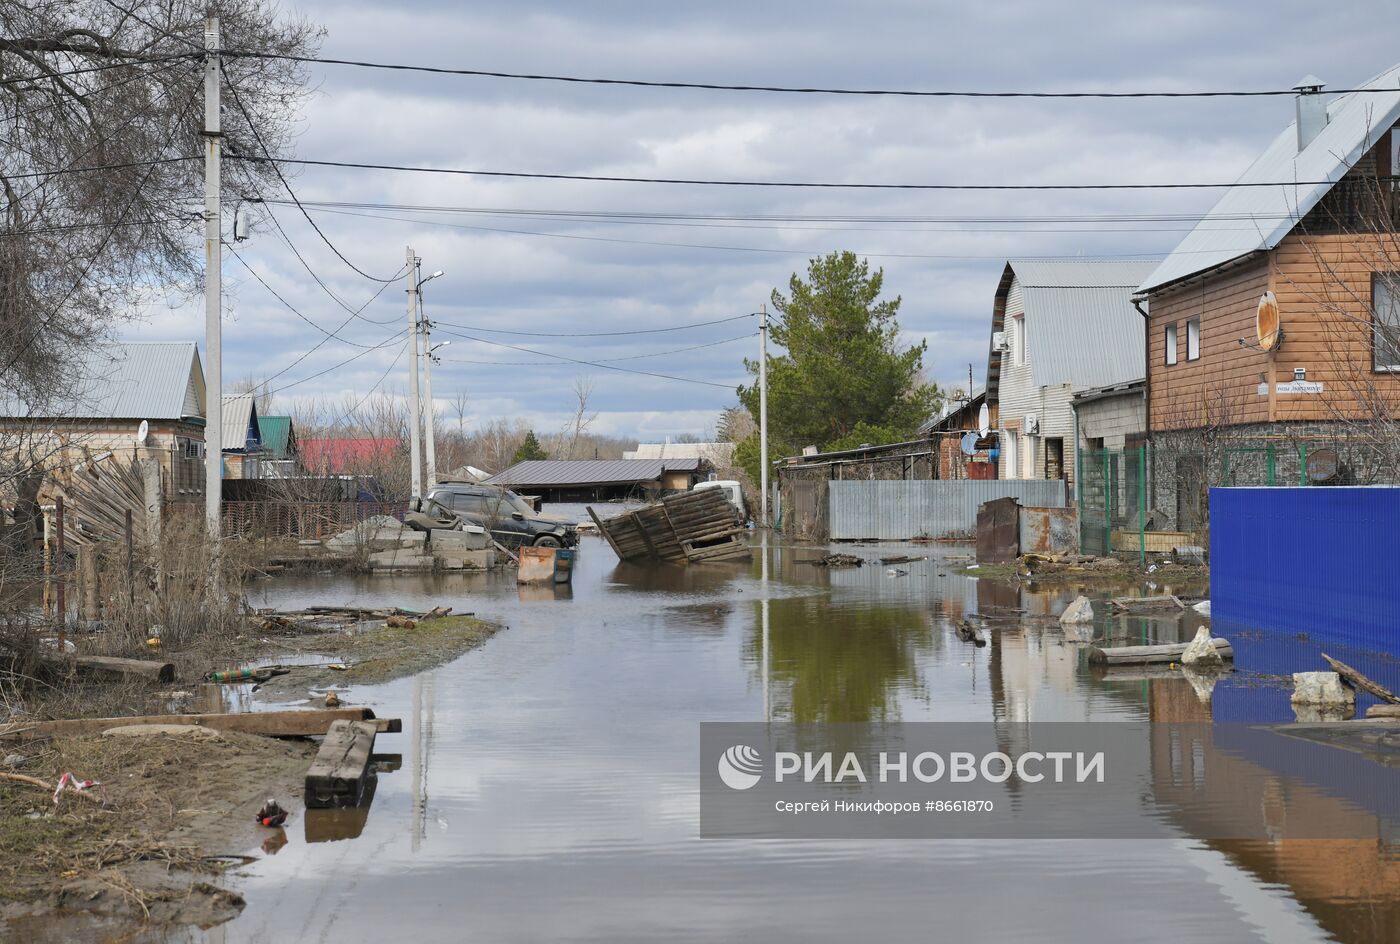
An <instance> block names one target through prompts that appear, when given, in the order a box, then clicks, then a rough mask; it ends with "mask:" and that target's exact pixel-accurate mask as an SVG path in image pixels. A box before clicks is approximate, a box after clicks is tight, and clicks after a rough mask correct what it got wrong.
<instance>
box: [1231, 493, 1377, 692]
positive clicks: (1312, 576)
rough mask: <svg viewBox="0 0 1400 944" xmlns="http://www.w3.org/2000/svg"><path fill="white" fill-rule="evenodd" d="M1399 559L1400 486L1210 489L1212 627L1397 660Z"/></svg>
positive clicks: (1315, 666) (1307, 666)
mask: <svg viewBox="0 0 1400 944" xmlns="http://www.w3.org/2000/svg"><path fill="white" fill-rule="evenodd" d="M1398 560H1400V488H1395V487H1389V486H1371V487H1328V488H1319V487H1305V488H1298V487H1294V488H1212V489H1211V490H1210V591H1211V593H1210V596H1211V616H1212V618H1213V620H1214V622H1216V623H1219V624H1222V625H1229V626H1232V627H1236V628H1249V629H1266V630H1277V631H1281V632H1283V633H1287V634H1300V633H1304V634H1306V635H1307V637H1308V638H1311V639H1328V640H1333V641H1337V642H1342V643H1348V644H1350V645H1353V646H1357V647H1359V648H1364V649H1374V650H1377V651H1383V652H1389V653H1392V654H1395V653H1400V628H1397V627H1400V616H1397V614H1400V581H1397V580H1396V577H1395V564H1396V561H1398ZM1343 658H1344V660H1346V661H1350V660H1351V657H1350V656H1346V657H1343ZM1356 664H1357V665H1358V667H1359V666H1360V665H1361V663H1360V662H1358V663H1356ZM1323 668H1325V666H1323V665H1321V664H1320V663H1317V664H1308V665H1302V664H1300V665H1298V666H1297V667H1296V668H1295V669H1294V670H1293V671H1301V670H1303V669H1323ZM1362 671H1367V670H1366V669H1362ZM1389 674H1390V676H1391V677H1395V676H1396V671H1395V669H1394V665H1393V663H1392V666H1391V670H1390V673H1389Z"/></svg>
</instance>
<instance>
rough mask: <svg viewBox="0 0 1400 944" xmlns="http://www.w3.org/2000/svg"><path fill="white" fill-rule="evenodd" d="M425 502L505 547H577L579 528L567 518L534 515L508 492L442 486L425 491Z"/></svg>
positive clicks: (450, 484)
mask: <svg viewBox="0 0 1400 944" xmlns="http://www.w3.org/2000/svg"><path fill="white" fill-rule="evenodd" d="M428 502H435V503H437V504H439V505H441V506H442V507H444V508H447V509H449V510H450V511H452V512H453V513H454V514H457V515H459V516H461V517H462V518H463V519H465V520H466V521H468V522H469V523H471V524H475V525H479V526H480V527H483V528H485V529H486V530H487V531H490V532H491V536H492V537H493V538H495V539H496V540H497V541H500V542H501V543H502V544H504V545H505V546H506V547H519V546H520V545H523V544H535V545H541V546H545V547H573V546H574V545H575V544H577V543H578V525H576V524H575V523H574V522H572V521H569V520H568V519H567V518H560V517H557V516H555V515H542V514H540V513H539V512H537V511H534V510H533V509H531V508H530V506H529V505H527V504H526V503H525V500H524V499H522V498H521V497H520V496H519V495H517V494H515V493H514V492H512V491H511V490H510V489H506V488H497V487H494V486H491V485H467V484H464V483H458V482H444V483H442V484H439V485H434V486H433V487H432V488H431V489H429V490H428V495H427V498H426V499H425V501H424V504H425V505H426V504H427V503H428Z"/></svg>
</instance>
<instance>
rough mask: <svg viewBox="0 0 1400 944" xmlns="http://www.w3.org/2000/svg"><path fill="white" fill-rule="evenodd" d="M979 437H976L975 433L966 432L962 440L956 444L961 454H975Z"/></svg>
mask: <svg viewBox="0 0 1400 944" xmlns="http://www.w3.org/2000/svg"><path fill="white" fill-rule="evenodd" d="M979 438H980V437H978V435H977V434H976V433H968V434H967V435H966V436H964V437H963V438H962V441H961V442H960V443H959V444H958V446H959V448H961V449H962V454H963V455H965V456H971V455H976V454H977V440H978V439H979Z"/></svg>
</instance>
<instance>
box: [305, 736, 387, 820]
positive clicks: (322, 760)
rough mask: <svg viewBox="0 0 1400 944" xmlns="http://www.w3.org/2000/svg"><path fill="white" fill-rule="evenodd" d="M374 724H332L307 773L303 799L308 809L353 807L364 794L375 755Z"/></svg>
mask: <svg viewBox="0 0 1400 944" xmlns="http://www.w3.org/2000/svg"><path fill="white" fill-rule="evenodd" d="M374 735H375V726H374V722H373V721H347V720H341V721H334V722H332V723H331V726H330V728H328V729H327V731H326V739H325V740H324V741H322V742H321V749H320V750H318V751H317V752H316V758H315V759H314V760H313V761H312V762H311V767H310V768H308V769H307V771H306V787H305V790H304V791H303V793H302V798H303V800H304V801H305V803H306V806H307V808H308V809H328V808H330V807H337V806H355V805H357V804H358V803H359V802H360V799H361V797H363V796H364V792H365V778H366V777H367V776H368V775H369V761H370V756H371V755H372V754H373V753H374Z"/></svg>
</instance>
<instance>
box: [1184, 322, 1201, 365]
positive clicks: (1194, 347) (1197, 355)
mask: <svg viewBox="0 0 1400 944" xmlns="http://www.w3.org/2000/svg"><path fill="white" fill-rule="evenodd" d="M1186 359H1187V360H1188V361H1198V360H1200V359H1201V319H1200V318H1188V319H1187V320H1186Z"/></svg>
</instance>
